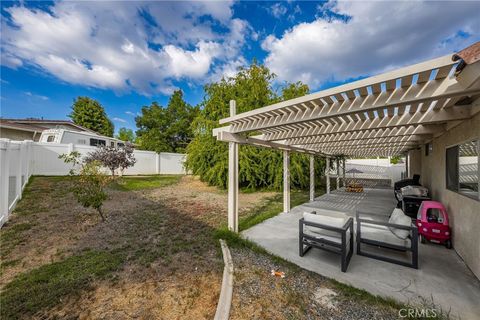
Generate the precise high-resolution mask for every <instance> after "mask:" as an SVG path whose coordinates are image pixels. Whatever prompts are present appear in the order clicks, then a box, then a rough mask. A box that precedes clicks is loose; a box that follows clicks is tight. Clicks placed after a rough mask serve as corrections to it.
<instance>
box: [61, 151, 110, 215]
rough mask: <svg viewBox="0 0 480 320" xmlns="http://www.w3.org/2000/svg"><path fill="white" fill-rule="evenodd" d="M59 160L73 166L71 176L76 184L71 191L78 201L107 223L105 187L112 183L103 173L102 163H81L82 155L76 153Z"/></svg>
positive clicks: (65, 155) (63, 155) (64, 155)
mask: <svg viewBox="0 0 480 320" xmlns="http://www.w3.org/2000/svg"><path fill="white" fill-rule="evenodd" d="M59 158H60V159H63V161H65V163H71V164H72V169H71V170H70V176H71V177H72V178H75V182H74V183H73V186H72V188H71V191H72V192H73V194H74V195H75V198H77V201H78V202H79V203H80V204H81V205H82V206H83V207H85V208H90V207H91V208H93V209H95V210H96V211H97V212H98V214H99V215H100V217H101V218H102V221H105V216H104V215H103V212H102V205H103V202H104V201H105V200H106V199H107V193H106V192H105V187H106V186H107V185H108V183H109V182H110V178H109V177H108V176H107V175H105V174H104V172H103V171H102V168H101V163H100V162H98V161H88V162H86V161H81V159H80V153H78V152H75V151H74V152H71V153H70V154H62V155H60V156H59ZM77 175H78V177H77Z"/></svg>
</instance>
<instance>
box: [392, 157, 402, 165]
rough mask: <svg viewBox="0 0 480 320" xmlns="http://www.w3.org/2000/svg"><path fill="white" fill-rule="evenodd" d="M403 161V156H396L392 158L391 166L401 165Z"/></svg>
mask: <svg viewBox="0 0 480 320" xmlns="http://www.w3.org/2000/svg"><path fill="white" fill-rule="evenodd" d="M401 159H402V157H401V156H394V157H391V158H390V163H391V164H398V163H400V160H401Z"/></svg>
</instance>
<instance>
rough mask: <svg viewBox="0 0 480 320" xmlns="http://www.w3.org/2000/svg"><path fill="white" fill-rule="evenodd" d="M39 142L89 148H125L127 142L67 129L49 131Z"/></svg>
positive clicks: (43, 134) (93, 133)
mask: <svg viewBox="0 0 480 320" xmlns="http://www.w3.org/2000/svg"><path fill="white" fill-rule="evenodd" d="M39 142H45V143H73V144H75V145H87V146H95V147H96V146H109V147H124V146H125V142H124V141H122V140H119V139H115V138H111V137H107V136H102V135H100V134H98V133H95V132H87V131H74V130H67V129H48V130H44V131H43V132H42V135H41V136H40V140H39Z"/></svg>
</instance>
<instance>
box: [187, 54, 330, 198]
mask: <svg viewBox="0 0 480 320" xmlns="http://www.w3.org/2000/svg"><path fill="white" fill-rule="evenodd" d="M274 78H275V75H274V74H272V73H271V72H270V70H269V69H268V68H266V67H265V66H261V65H258V64H256V63H253V64H252V65H251V66H250V67H249V68H241V69H239V71H238V73H237V74H236V75H235V76H234V77H232V78H228V79H225V78H224V79H222V80H220V81H218V82H215V83H211V84H208V85H206V86H205V93H206V94H205V97H204V100H203V101H202V102H201V104H200V106H201V110H200V113H199V115H198V116H197V117H196V118H195V120H194V121H193V124H192V128H193V132H194V139H193V140H192V142H191V143H190V144H189V145H188V147H187V150H186V151H187V159H186V163H185V164H186V167H187V169H189V170H191V171H192V173H193V174H195V175H198V176H200V179H201V180H203V181H205V182H207V183H209V184H211V185H215V186H219V187H222V188H225V187H226V185H227V179H228V144H227V143H225V142H219V141H217V140H216V138H215V137H213V136H212V129H214V128H216V127H219V126H220V125H219V123H218V120H220V119H222V118H225V117H228V116H229V102H230V100H235V101H236V103H237V113H241V112H246V111H250V110H253V109H257V108H261V107H263V106H266V105H269V104H272V103H275V102H279V101H281V100H285V99H291V98H295V97H298V96H302V95H304V94H307V93H308V86H307V85H305V84H302V83H301V82H297V83H293V84H287V85H286V86H285V87H283V88H282V89H281V90H280V92H281V94H280V95H278V94H277V93H276V91H275V90H274V89H273V86H272V82H273V80H274ZM323 166H324V163H323V161H322V160H321V159H317V161H316V172H317V174H318V173H320V171H321V170H322V169H321V168H323ZM290 173H291V177H292V179H291V180H292V185H293V186H294V187H299V188H306V187H307V186H308V185H309V159H308V156H306V155H304V154H295V153H292V155H291V159H290ZM317 180H319V179H317ZM239 184H240V186H241V187H243V188H248V189H259V188H266V189H280V188H281V187H282V184H283V156H282V153H281V152H279V151H276V150H270V149H265V148H258V147H253V146H240V148H239Z"/></svg>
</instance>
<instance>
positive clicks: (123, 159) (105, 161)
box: [85, 143, 137, 177]
mask: <svg viewBox="0 0 480 320" xmlns="http://www.w3.org/2000/svg"><path fill="white" fill-rule="evenodd" d="M85 162H98V163H100V164H101V165H102V166H104V167H106V168H108V169H109V170H110V172H111V174H112V177H113V176H115V170H117V169H120V170H121V173H123V170H125V169H126V168H128V167H132V166H133V165H134V164H135V163H136V162H137V160H136V159H135V156H134V155H133V148H132V147H131V145H130V144H128V143H127V145H126V146H125V147H123V148H114V147H100V148H97V149H96V150H95V151H93V152H90V153H89V154H88V155H87V157H86V158H85Z"/></svg>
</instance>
